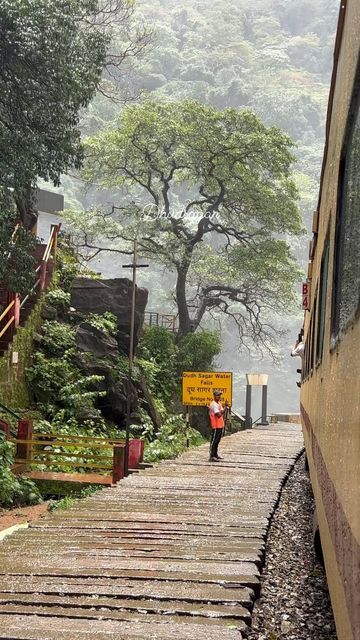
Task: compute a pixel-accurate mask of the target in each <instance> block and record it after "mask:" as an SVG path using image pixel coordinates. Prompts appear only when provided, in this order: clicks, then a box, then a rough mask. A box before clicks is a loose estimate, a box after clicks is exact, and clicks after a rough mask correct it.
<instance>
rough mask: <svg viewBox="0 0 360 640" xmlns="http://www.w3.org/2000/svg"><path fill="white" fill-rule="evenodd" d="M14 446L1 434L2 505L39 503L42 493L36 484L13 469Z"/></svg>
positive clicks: (0, 481)
mask: <svg viewBox="0 0 360 640" xmlns="http://www.w3.org/2000/svg"><path fill="white" fill-rule="evenodd" d="M13 461H14V446H13V445H12V444H11V443H10V442H7V441H6V440H5V439H4V437H3V436H2V435H1V434H0V505H1V506H3V507H12V506H14V507H15V506H21V505H25V504H37V503H38V502H41V495H40V492H39V490H38V488H37V487H36V485H35V484H34V483H33V482H32V481H31V480H28V479H27V478H21V477H18V476H15V475H14V474H13V473H12V471H11V465H12V464H13Z"/></svg>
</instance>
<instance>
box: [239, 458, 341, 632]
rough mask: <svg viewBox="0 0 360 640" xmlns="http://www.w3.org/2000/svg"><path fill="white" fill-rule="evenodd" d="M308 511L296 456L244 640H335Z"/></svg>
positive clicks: (307, 490) (309, 499)
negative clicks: (249, 625)
mask: <svg viewBox="0 0 360 640" xmlns="http://www.w3.org/2000/svg"><path fill="white" fill-rule="evenodd" d="M313 511H314V500H313V495H312V489H311V484H310V480H309V476H308V474H307V472H306V471H305V468H304V456H301V458H300V459H299V460H298V462H297V463H296V465H295V467H294V469H293V471H292V472H291V474H290V476H289V478H288V480H287V482H286V484H285V486H284V488H283V491H282V494H281V498H280V502H279V505H278V508H277V509H276V512H275V514H274V517H273V520H272V523H271V527H270V531H269V536H268V540H267V546H266V564H265V568H264V572H263V575H262V579H261V597H260V599H259V600H258V601H257V602H256V604H255V607H254V612H253V622H252V629H251V631H250V633H249V640H283V639H284V638H286V639H287V640H336V630H335V624H334V618H333V613H332V609H331V603H330V598H329V593H328V586H327V580H326V575H325V572H324V569H323V567H322V566H321V564H320V563H319V562H318V561H317V559H316V556H315V553H314V548H313V536H312V518H313Z"/></svg>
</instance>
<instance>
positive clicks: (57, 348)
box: [39, 320, 75, 356]
mask: <svg viewBox="0 0 360 640" xmlns="http://www.w3.org/2000/svg"><path fill="white" fill-rule="evenodd" d="M39 343H40V346H41V348H42V350H43V351H45V352H46V353H47V354H48V355H50V356H59V355H62V354H64V352H65V351H67V350H68V349H71V348H73V347H75V331H74V329H72V328H71V327H70V326H69V325H68V324H65V323H63V322H57V321H55V320H53V321H49V320H46V321H45V322H44V323H43V325H42V330H41V336H40V340H39Z"/></svg>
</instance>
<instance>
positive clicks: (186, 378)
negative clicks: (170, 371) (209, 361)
mask: <svg viewBox="0 0 360 640" xmlns="http://www.w3.org/2000/svg"><path fill="white" fill-rule="evenodd" d="M214 389H218V390H219V391H221V392H222V396H221V402H222V403H225V401H226V400H227V401H228V403H229V405H230V406H231V405H232V373H228V372H226V373H224V372H219V371H185V372H184V373H183V378H182V403H183V404H184V405H192V406H195V407H204V406H205V407H206V406H208V405H209V404H210V402H211V401H212V400H213V399H214V397H213V392H214Z"/></svg>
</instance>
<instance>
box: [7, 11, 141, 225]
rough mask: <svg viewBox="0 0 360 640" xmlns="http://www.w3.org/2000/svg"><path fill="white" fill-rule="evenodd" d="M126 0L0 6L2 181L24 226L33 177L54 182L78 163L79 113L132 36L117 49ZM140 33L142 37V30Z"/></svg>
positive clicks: (29, 216)
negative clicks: (115, 28) (114, 44)
mask: <svg viewBox="0 0 360 640" xmlns="http://www.w3.org/2000/svg"><path fill="white" fill-rule="evenodd" d="M132 5H133V2H132V1H131V0H100V1H98V0H56V2H54V0H2V2H1V6H0V184H1V185H2V186H6V187H8V188H11V189H13V190H14V194H15V198H16V202H17V205H18V209H19V213H20V215H21V218H22V221H23V223H24V224H25V226H28V227H29V226H31V224H32V222H33V221H34V220H33V212H32V211H31V206H30V205H31V194H32V193H33V187H34V185H35V183H36V181H37V179H38V178H43V179H44V180H46V181H50V182H52V183H53V184H54V185H58V184H59V183H60V176H61V174H62V173H64V172H66V171H67V170H68V169H69V168H70V167H78V168H79V167H80V166H81V163H82V159H83V149H82V144H81V139H80V128H79V119H80V115H81V109H82V108H84V107H86V106H87V105H88V104H89V102H90V100H91V99H92V97H93V96H94V94H95V92H96V89H97V88H98V87H99V85H100V81H101V77H102V73H103V70H104V68H106V69H107V71H108V74H109V73H110V74H112V75H115V74H116V73H117V72H118V68H119V66H120V64H121V63H122V62H123V61H124V59H125V58H126V56H127V55H130V54H132V53H134V52H135V51H136V49H137V46H138V47H140V48H141V47H142V46H143V43H144V34H141V33H140V32H139V33H137V35H136V37H135V40H134V42H132V43H128V44H127V45H126V46H125V48H124V49H123V50H121V48H120V47H118V51H117V54H116V55H115V54H114V53H113V52H112V50H111V49H110V48H109V47H110V39H111V36H112V33H113V29H112V26H113V24H114V22H116V23H117V25H118V23H120V24H121V23H122V22H125V23H127V20H128V18H129V15H130V13H131V11H132V8H131V7H132ZM145 40H146V37H145Z"/></svg>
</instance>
